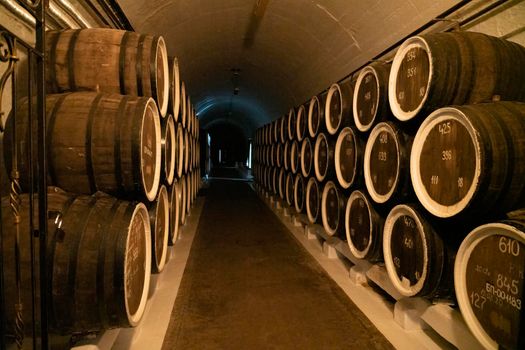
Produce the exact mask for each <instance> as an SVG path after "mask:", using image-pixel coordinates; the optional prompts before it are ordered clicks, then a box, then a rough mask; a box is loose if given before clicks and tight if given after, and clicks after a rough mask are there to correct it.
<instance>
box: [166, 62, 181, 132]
mask: <svg viewBox="0 0 525 350" xmlns="http://www.w3.org/2000/svg"><path fill="white" fill-rule="evenodd" d="M168 61H169V77H170V79H169V81H170V93H169V99H168V111H169V113H171V114H172V115H173V119H174V121H175V123H177V122H178V121H179V113H180V72H179V60H178V59H177V57H172V58H169V60H168Z"/></svg>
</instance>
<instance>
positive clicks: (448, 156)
mask: <svg viewBox="0 0 525 350" xmlns="http://www.w3.org/2000/svg"><path fill="white" fill-rule="evenodd" d="M441 160H452V150H450V149H446V150H443V151H441Z"/></svg>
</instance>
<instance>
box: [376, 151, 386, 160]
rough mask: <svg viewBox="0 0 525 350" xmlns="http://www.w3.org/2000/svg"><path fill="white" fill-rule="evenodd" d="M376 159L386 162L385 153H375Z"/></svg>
mask: <svg viewBox="0 0 525 350" xmlns="http://www.w3.org/2000/svg"><path fill="white" fill-rule="evenodd" d="M377 157H378V159H379V160H380V161H383V162H386V152H377Z"/></svg>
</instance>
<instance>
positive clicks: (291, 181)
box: [285, 172, 295, 207]
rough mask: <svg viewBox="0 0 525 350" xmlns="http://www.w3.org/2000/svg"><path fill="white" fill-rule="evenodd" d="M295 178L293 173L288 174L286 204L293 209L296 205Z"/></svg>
mask: <svg viewBox="0 0 525 350" xmlns="http://www.w3.org/2000/svg"><path fill="white" fill-rule="evenodd" d="M294 185H295V177H294V175H293V174H292V173H291V172H288V173H286V196H285V197H286V204H288V206H290V207H292V206H293V205H294V195H295V188H294Z"/></svg>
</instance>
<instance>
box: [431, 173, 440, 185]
mask: <svg viewBox="0 0 525 350" xmlns="http://www.w3.org/2000/svg"><path fill="white" fill-rule="evenodd" d="M438 183H439V176H438V175H432V176H431V177H430V184H431V185H437V184H438Z"/></svg>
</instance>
